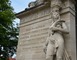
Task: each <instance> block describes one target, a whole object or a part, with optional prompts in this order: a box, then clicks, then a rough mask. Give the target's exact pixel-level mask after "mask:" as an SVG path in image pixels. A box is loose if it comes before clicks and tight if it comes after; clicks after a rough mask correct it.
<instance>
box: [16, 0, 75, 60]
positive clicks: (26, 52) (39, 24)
mask: <svg viewBox="0 0 77 60" xmlns="http://www.w3.org/2000/svg"><path fill="white" fill-rule="evenodd" d="M63 4H64V5H63ZM63 4H62V10H60V17H61V19H62V20H64V21H65V22H66V25H67V27H68V30H69V32H70V33H69V34H68V35H65V36H64V45H65V49H66V53H67V54H68V58H69V57H70V58H71V59H72V60H76V43H75V42H76V39H75V37H76V36H75V7H74V3H72V2H71V1H68V0H66V1H64V2H63ZM51 11H52V9H51V6H50V4H49V5H48V4H45V5H40V6H38V7H36V8H33V9H31V10H29V11H27V12H26V11H24V12H22V13H20V14H18V15H17V17H19V18H20V19H21V20H20V33H19V42H18V49H17V60H45V59H46V56H45V53H44V52H43V45H44V43H45V41H46V39H47V37H48V36H49V35H48V33H49V27H50V25H51V24H52V20H53V18H52V16H51Z"/></svg>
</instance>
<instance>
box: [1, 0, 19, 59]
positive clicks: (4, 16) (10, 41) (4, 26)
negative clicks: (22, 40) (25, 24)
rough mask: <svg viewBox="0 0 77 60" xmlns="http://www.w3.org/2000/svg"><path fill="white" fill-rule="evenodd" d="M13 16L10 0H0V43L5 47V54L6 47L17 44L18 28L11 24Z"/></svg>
mask: <svg viewBox="0 0 77 60" xmlns="http://www.w3.org/2000/svg"><path fill="white" fill-rule="evenodd" d="M15 18H16V17H15V13H14V12H13V8H12V7H11V2H10V0H0V45H2V46H3V47H5V52H6V55H8V53H7V48H9V47H13V46H17V41H18V32H19V30H18V26H17V27H14V25H13V22H14V19H15ZM6 47H7V48H6ZM4 55H5V54H4ZM5 58H6V57H5ZM0 60H1V58H0Z"/></svg>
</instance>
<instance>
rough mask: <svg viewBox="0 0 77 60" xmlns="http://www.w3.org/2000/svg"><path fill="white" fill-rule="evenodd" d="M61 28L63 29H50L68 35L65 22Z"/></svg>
mask: <svg viewBox="0 0 77 60" xmlns="http://www.w3.org/2000/svg"><path fill="white" fill-rule="evenodd" d="M62 27H63V28H58V27H55V26H54V27H51V29H52V31H61V32H63V33H66V34H68V33H69V31H68V29H67V26H66V24H65V22H63V23H62Z"/></svg>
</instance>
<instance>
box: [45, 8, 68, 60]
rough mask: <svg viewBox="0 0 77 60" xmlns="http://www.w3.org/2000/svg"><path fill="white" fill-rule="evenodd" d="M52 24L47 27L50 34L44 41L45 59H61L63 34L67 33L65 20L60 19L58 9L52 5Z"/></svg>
mask: <svg viewBox="0 0 77 60" xmlns="http://www.w3.org/2000/svg"><path fill="white" fill-rule="evenodd" d="M52 16H53V21H54V22H53V24H52V25H51V26H50V27H49V29H50V30H51V32H52V34H51V35H50V36H49V37H48V38H47V40H46V43H45V48H44V52H45V54H46V60H54V55H55V56H56V57H55V59H56V60H62V56H63V51H64V38H63V34H68V33H69V32H68V30H67V26H66V24H65V21H63V20H61V19H60V15H59V9H58V8H57V7H54V8H53V10H52Z"/></svg>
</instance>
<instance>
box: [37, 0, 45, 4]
mask: <svg viewBox="0 0 77 60" xmlns="http://www.w3.org/2000/svg"><path fill="white" fill-rule="evenodd" d="M36 3H37V5H39V4H42V3H44V0H36Z"/></svg>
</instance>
